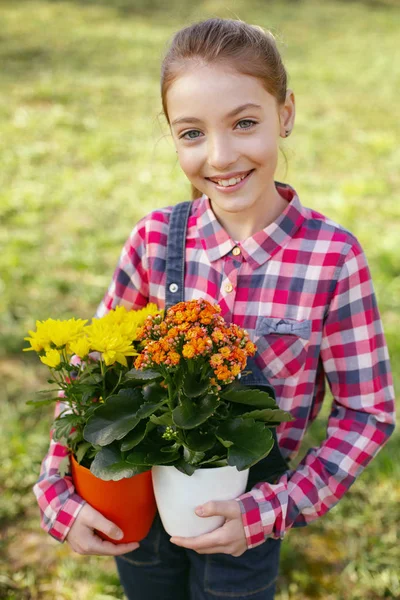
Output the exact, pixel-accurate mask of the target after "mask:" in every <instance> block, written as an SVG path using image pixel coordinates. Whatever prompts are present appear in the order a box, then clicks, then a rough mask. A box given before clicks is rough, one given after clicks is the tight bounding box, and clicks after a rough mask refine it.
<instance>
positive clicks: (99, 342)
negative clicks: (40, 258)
mask: <svg viewBox="0 0 400 600" xmlns="http://www.w3.org/2000/svg"><path fill="white" fill-rule="evenodd" d="M158 313H159V311H158V309H157V307H156V306H155V305H154V304H149V305H148V306H147V307H145V308H144V309H142V310H138V311H127V310H126V309H125V308H124V307H122V306H121V307H117V308H116V309H115V310H112V311H110V312H109V313H108V314H107V315H105V316H104V317H102V318H101V319H93V320H92V323H91V324H89V325H88V324H87V321H83V320H81V319H68V320H64V321H61V320H54V319H48V320H47V321H38V322H37V323H36V325H37V327H36V330H35V331H30V332H29V334H30V337H27V338H25V339H26V340H27V341H28V342H29V344H30V347H29V348H25V349H24V350H25V351H28V350H34V351H36V352H37V353H38V355H39V358H40V360H41V361H42V362H43V363H44V364H45V365H47V366H48V367H49V368H50V371H51V378H50V379H49V380H48V382H49V383H53V384H55V385H56V389H55V390H53V393H52V395H51V397H50V398H48V397H46V398H45V399H44V400H40V401H30V402H29V404H35V405H44V404H49V403H52V402H57V403H58V405H57V411H56V412H57V416H56V418H55V420H54V423H53V427H52V430H53V431H52V434H53V438H54V440H55V441H58V442H60V443H62V444H63V445H65V446H66V447H67V448H68V449H69V456H67V457H66V458H67V460H66V463H65V464H64V467H63V469H62V472H61V474H62V475H63V474H65V472H66V470H69V463H70V462H71V471H72V477H73V481H74V485H75V488H76V490H77V492H78V494H79V495H80V496H82V497H83V498H84V499H85V500H86V501H87V502H89V504H91V505H92V506H93V507H94V508H96V509H97V510H99V511H100V512H102V514H104V515H105V516H106V517H107V518H109V519H110V520H112V521H113V522H115V523H116V524H117V525H119V526H120V528H121V529H122V530H123V531H124V534H125V535H124V537H123V538H122V540H120V541H119V542H115V540H112V541H113V542H114V543H126V542H131V541H140V540H141V539H143V538H144V537H145V536H146V535H147V533H148V531H149V529H150V526H151V523H152V521H153V519H154V516H155V513H156V504H155V500H154V493H153V486H152V480H151V472H150V467H149V466H145V465H133V464H128V463H126V462H125V461H124V453H123V451H121V450H120V446H121V444H122V443H123V441H124V437H125V435H126V434H127V433H129V432H130V431H131V430H132V429H133V428H134V427H135V426H137V425H138V423H139V418H137V417H136V416H134V412H135V411H134V410H133V406H135V403H136V405H137V406H138V405H140V404H144V403H145V400H144V398H143V392H142V388H143V385H142V384H141V383H138V382H137V381H135V380H133V379H131V378H130V376H129V371H130V370H131V368H132V361H133V360H134V357H135V356H136V355H137V354H138V351H137V347H138V345H139V342H138V340H137V332H138V329H139V328H140V326H141V325H142V324H143V323H144V321H145V319H146V317H147V316H148V315H151V314H158ZM54 391H56V392H57V394H55V393H54ZM49 392H51V390H45V394H46V396H48V395H49ZM125 398H130V399H132V404H131V405H130V406H129V410H126V411H125V413H124V417H122V416H121V399H125ZM114 405H116V406H118V408H119V409H120V412H119V413H118V414H119V417H120V418H119V421H118V427H117V431H116V432H115V435H113V436H112V439H111V441H110V442H109V443H108V442H107V437H103V438H102V440H101V444H100V443H97V442H93V443H92V442H91V441H89V440H88V439H85V435H84V432H85V428H86V426H87V424H88V422H89V421H90V419H91V417H92V415H93V414H94V413H95V412H96V410H97V409H98V408H99V407H102V406H107V407H108V408H110V409H111V410H112V407H113V406H114ZM122 410H123V409H122ZM137 429H139V428H137ZM133 514H138V515H140V518H138V519H133V518H132V515H133ZM99 535H102V536H103V534H100V533H99ZM103 537H105V538H106V536H103Z"/></svg>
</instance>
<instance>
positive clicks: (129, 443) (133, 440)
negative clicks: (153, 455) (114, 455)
mask: <svg viewBox="0 0 400 600" xmlns="http://www.w3.org/2000/svg"><path fill="white" fill-rule="evenodd" d="M154 427H155V425H154V424H153V423H151V422H150V421H144V420H142V421H140V422H139V423H138V424H137V425H136V427H135V428H134V429H132V431H130V432H129V433H128V434H127V436H126V437H125V438H124V440H123V441H122V442H121V450H122V452H127V451H128V450H132V448H134V447H135V446H137V445H138V444H139V443H140V442H141V441H142V440H143V438H144V437H146V435H147V433H148V432H149V431H151V430H152V429H154Z"/></svg>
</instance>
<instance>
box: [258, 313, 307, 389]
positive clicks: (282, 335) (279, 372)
mask: <svg viewBox="0 0 400 600" xmlns="http://www.w3.org/2000/svg"><path fill="white" fill-rule="evenodd" d="M256 336H257V338H258V339H257V342H256V343H257V349H258V352H259V355H260V360H261V363H262V364H263V367H264V369H263V370H265V374H266V376H267V377H276V378H278V379H284V378H286V377H293V376H294V375H296V374H297V373H298V372H299V371H300V369H301V368H302V367H303V366H304V363H305V360H306V357H307V352H308V346H309V340H310V337H311V321H309V320H303V321H296V320H295V319H280V318H279V317H260V318H259V320H258V323H257V329H256Z"/></svg>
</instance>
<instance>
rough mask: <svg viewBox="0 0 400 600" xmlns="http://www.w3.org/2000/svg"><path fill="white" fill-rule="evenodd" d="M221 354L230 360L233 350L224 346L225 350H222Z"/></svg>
mask: <svg viewBox="0 0 400 600" xmlns="http://www.w3.org/2000/svg"><path fill="white" fill-rule="evenodd" d="M219 351H220V354H221V355H222V356H223V357H224V358H229V357H230V354H231V349H230V348H229V346H224V347H223V348H220V350H219Z"/></svg>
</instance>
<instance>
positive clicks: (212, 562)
mask: <svg viewBox="0 0 400 600" xmlns="http://www.w3.org/2000/svg"><path fill="white" fill-rule="evenodd" d="M169 538H170V536H169V535H168V534H167V533H166V532H165V530H164V528H163V526H162V524H161V521H160V518H159V516H158V514H157V516H156V518H155V520H154V523H153V525H152V527H151V529H150V532H149V534H148V536H147V537H146V538H145V539H144V540H142V541H141V542H140V547H139V548H138V549H137V550H134V551H133V552H129V553H128V554H124V555H122V556H118V557H116V559H115V560H116V563H117V567H118V573H119V576H120V580H121V583H122V585H123V588H124V591H125V594H126V596H127V598H128V600H211V599H213V600H218V598H220V599H221V600H222V599H228V598H231V599H236V600H239V599H240V598H248V599H249V600H273V598H274V594H275V583H276V579H277V576H278V568H279V551H280V543H281V542H280V540H273V539H268V540H266V542H265V543H264V544H261V545H260V546H257V547H256V548H251V549H250V550H247V551H246V552H245V553H244V554H242V556H239V557H235V556H230V555H228V554H198V553H197V552H194V551H193V550H187V549H185V548H180V547H179V546H175V545H174V544H171V543H170V541H169Z"/></svg>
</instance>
